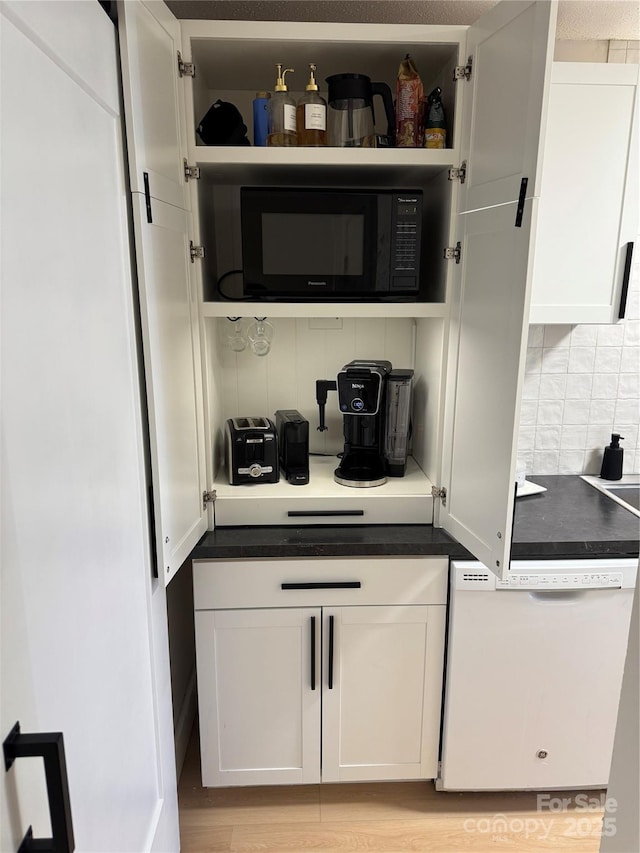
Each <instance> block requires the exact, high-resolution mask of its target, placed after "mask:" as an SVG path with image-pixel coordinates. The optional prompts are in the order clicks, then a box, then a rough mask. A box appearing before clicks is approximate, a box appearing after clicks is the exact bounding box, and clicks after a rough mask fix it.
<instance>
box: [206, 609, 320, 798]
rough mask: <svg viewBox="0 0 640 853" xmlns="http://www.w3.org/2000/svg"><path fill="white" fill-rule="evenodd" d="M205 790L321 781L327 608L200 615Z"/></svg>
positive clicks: (237, 611) (223, 612)
mask: <svg viewBox="0 0 640 853" xmlns="http://www.w3.org/2000/svg"><path fill="white" fill-rule="evenodd" d="M195 619H196V651H197V668H198V701H199V715H200V746H201V754H202V784H203V785H204V786H205V787H214V786H215V787H218V786H225V785H269V784H274V785H276V784H277V785H283V784H295V783H313V782H319V781H320V709H321V700H320V696H321V692H322V691H321V682H320V627H321V626H320V621H321V610H320V608H291V609H273V610H272V609H269V610H266V609H265V610H203V611H196V614H195Z"/></svg>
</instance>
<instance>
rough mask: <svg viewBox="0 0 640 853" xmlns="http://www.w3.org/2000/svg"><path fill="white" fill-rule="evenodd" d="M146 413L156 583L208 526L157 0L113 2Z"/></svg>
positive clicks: (182, 221)
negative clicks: (133, 231)
mask: <svg viewBox="0 0 640 853" xmlns="http://www.w3.org/2000/svg"><path fill="white" fill-rule="evenodd" d="M118 27H119V34H120V52H121V63H122V78H123V88H124V101H125V126H126V132H127V148H128V151H129V173H130V181H131V190H132V193H131V196H132V206H133V215H134V225H135V255H136V267H137V273H138V287H139V294H140V316H141V326H142V343H143V353H144V371H145V380H146V390H147V404H148V416H149V445H150V449H151V474H152V482H153V511H154V524H155V541H156V552H157V566H158V577H159V578H161V579H162V581H163V582H164V583H165V584H166V583H168V582H169V581H170V580H171V578H172V577H173V575H174V574H175V572H176V571H177V570H178V569H179V568H180V566H181V564H182V563H183V562H184V560H185V559H186V558H187V557H188V555H189V553H190V551H191V549H192V548H193V547H194V546H195V545H196V543H197V542H198V540H199V538H200V537H201V536H202V534H203V533H204V531H205V530H206V526H207V514H206V510H205V508H204V505H203V492H204V491H205V453H204V423H203V418H204V402H203V387H202V356H201V341H200V334H199V321H198V309H197V298H196V290H195V278H194V269H195V267H194V265H193V263H192V262H191V258H190V252H189V249H190V240H191V238H192V237H191V235H192V233H193V229H192V223H191V217H190V214H189V213H188V212H187V211H188V208H187V193H186V190H185V177H184V165H183V154H182V152H183V151H184V140H183V138H182V133H183V132H182V127H183V124H184V122H183V114H184V109H183V93H182V86H181V82H180V75H179V70H178V50H179V48H180V27H179V24H178V21H177V20H176V18H174V17H173V15H172V14H171V12H170V11H169V10H168V8H167V7H166V6H165V4H164V3H162V2H159V0H144V2H142V0H127V2H121V3H119V4H118Z"/></svg>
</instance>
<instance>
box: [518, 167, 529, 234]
mask: <svg viewBox="0 0 640 853" xmlns="http://www.w3.org/2000/svg"><path fill="white" fill-rule="evenodd" d="M528 183H529V178H523V179H522V180H521V181H520V195H519V196H518V207H517V208H516V221H515V226H516V228H522V217H523V216H524V203H525V201H526V198H527V184H528Z"/></svg>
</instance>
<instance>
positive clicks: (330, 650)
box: [329, 616, 333, 690]
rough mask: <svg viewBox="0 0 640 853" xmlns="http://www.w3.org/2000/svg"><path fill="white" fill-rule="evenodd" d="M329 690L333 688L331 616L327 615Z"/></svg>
mask: <svg viewBox="0 0 640 853" xmlns="http://www.w3.org/2000/svg"><path fill="white" fill-rule="evenodd" d="M329 690H333V616H329Z"/></svg>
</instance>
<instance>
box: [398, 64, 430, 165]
mask: <svg viewBox="0 0 640 853" xmlns="http://www.w3.org/2000/svg"><path fill="white" fill-rule="evenodd" d="M423 99H424V89H423V88H422V80H421V79H420V75H419V74H418V69H417V68H416V66H415V63H414V61H413V59H412V58H411V56H410V55H409V54H407V55H406V56H405V58H404V59H403V60H402V62H401V63H400V68H399V70H398V79H397V82H396V147H398V148H419V147H420V146H421V144H422V116H423Z"/></svg>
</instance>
